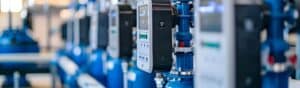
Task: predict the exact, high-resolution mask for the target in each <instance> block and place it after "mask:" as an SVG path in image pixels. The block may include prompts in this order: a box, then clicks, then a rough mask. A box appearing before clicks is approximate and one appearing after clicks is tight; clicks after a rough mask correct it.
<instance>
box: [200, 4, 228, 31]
mask: <svg viewBox="0 0 300 88" xmlns="http://www.w3.org/2000/svg"><path fill="white" fill-rule="evenodd" d="M199 5H200V7H199V15H200V31H203V32H222V12H223V4H222V0H199Z"/></svg>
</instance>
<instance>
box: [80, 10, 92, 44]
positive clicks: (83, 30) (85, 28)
mask: <svg viewBox="0 0 300 88" xmlns="http://www.w3.org/2000/svg"><path fill="white" fill-rule="evenodd" d="M90 23H91V17H90V16H84V17H82V18H80V19H79V25H80V26H79V30H80V35H79V36H80V37H79V38H80V45H84V46H88V45H89V44H90V41H89V40H90V39H89V33H90Z"/></svg>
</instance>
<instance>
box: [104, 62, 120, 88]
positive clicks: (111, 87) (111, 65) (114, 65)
mask: <svg viewBox="0 0 300 88" xmlns="http://www.w3.org/2000/svg"><path fill="white" fill-rule="evenodd" d="M123 62H124V61H123V60H122V59H121V58H112V57H110V56H108V62H107V88H123V87H124V80H123V79H124V76H123V75H124V74H123V68H122V63H123Z"/></svg>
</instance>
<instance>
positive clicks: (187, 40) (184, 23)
mask: <svg viewBox="0 0 300 88" xmlns="http://www.w3.org/2000/svg"><path fill="white" fill-rule="evenodd" d="M190 2H192V0H174V3H175V7H176V10H177V14H178V18H177V19H178V24H177V25H178V26H177V32H176V40H177V44H176V48H175V52H174V53H175V55H176V60H175V69H172V70H171V72H170V73H169V75H168V76H167V77H168V81H167V84H166V88H183V87H184V88H193V50H192V43H191V40H192V34H191V32H190V29H191V26H192V17H193V13H192V12H191V9H192V7H191V5H192V4H190Z"/></svg>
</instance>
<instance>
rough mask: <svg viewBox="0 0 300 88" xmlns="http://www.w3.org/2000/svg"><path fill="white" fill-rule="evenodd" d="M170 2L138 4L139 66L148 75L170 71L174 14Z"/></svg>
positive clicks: (142, 1) (153, 0)
mask: <svg viewBox="0 0 300 88" xmlns="http://www.w3.org/2000/svg"><path fill="white" fill-rule="evenodd" d="M170 4H171V2H170V0H139V1H138V4H137V66H138V68H139V69H142V70H143V71H146V72H148V73H152V72H157V71H170V69H171V66H172V50H173V49H172V28H173V26H172V25H173V24H172V23H173V14H172V12H173V11H172V8H171V5H170Z"/></svg>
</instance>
